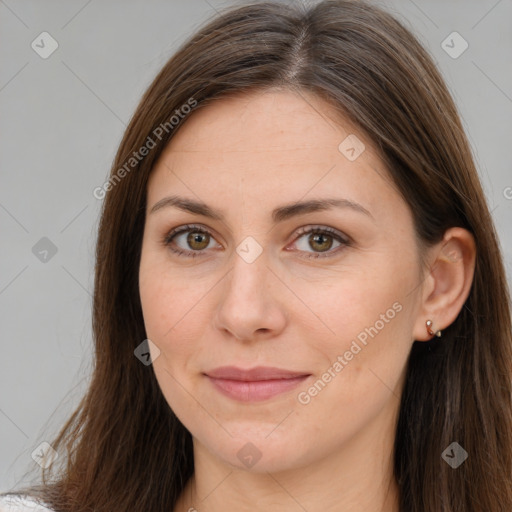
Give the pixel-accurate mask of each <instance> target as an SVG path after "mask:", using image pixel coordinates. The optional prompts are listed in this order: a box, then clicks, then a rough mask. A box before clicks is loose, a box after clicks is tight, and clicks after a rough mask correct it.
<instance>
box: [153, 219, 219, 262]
mask: <svg viewBox="0 0 512 512" xmlns="http://www.w3.org/2000/svg"><path fill="white" fill-rule="evenodd" d="M185 235H187V236H185ZM175 239H176V240H178V241H179V240H180V239H181V240H182V243H183V244H187V245H188V247H190V248H192V249H193V250H192V251H190V250H186V249H185V250H183V249H180V248H179V246H178V248H176V247H174V246H173V244H175V241H174V240H175ZM211 240H213V237H212V234H211V233H210V232H209V231H208V230H206V229H204V228H202V227H200V226H194V225H190V224H188V225H186V226H182V227H181V228H178V229H174V230H172V231H171V232H170V233H169V234H167V235H166V236H165V238H164V240H163V243H164V245H165V246H166V247H169V249H170V250H171V251H172V252H174V253H176V254H178V255H180V256H185V257H192V258H195V257H196V256H202V252H203V250H204V249H206V248H208V246H209V242H210V241H211Z"/></svg>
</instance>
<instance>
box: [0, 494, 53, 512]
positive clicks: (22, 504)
mask: <svg viewBox="0 0 512 512" xmlns="http://www.w3.org/2000/svg"><path fill="white" fill-rule="evenodd" d="M0 512H54V511H53V510H52V509H51V508H46V507H43V506H42V505H39V504H38V503H37V501H36V500H35V499H33V498H29V497H28V496H26V495H20V494H17V495H11V496H0Z"/></svg>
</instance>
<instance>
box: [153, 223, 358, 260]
mask: <svg viewBox="0 0 512 512" xmlns="http://www.w3.org/2000/svg"><path fill="white" fill-rule="evenodd" d="M190 231H194V232H197V233H201V234H205V235H209V236H211V237H212V238H213V234H212V233H211V232H210V231H208V230H207V229H205V228H203V227H201V226H197V225H194V224H187V225H185V226H183V227H181V228H177V229H174V230H172V231H170V232H169V233H168V234H166V235H165V236H164V238H163V240H162V243H163V245H164V246H165V247H168V248H169V249H170V250H171V251H172V252H174V253H176V254H177V255H179V256H183V257H185V258H186V257H192V258H195V257H196V256H202V255H203V253H204V250H202V251H184V250H183V249H175V248H174V247H172V246H171V243H172V241H173V239H174V238H175V237H177V236H178V235H181V234H182V233H187V232H190ZM308 234H322V235H323V234H327V235H329V236H332V237H333V238H334V239H335V240H337V241H338V242H340V243H341V245H340V246H339V247H337V248H335V249H334V250H329V251H326V252H325V255H324V253H311V254H310V255H308V256H304V257H305V258H308V259H318V258H330V257H333V256H334V255H337V254H338V252H339V251H340V250H342V249H344V248H345V247H349V246H350V245H351V241H350V240H349V239H348V238H345V237H343V236H341V234H340V233H338V231H336V230H334V229H332V228H329V227H322V228H320V227H318V226H314V227H313V228H301V229H300V230H299V232H298V234H297V238H296V239H295V241H296V240H298V239H299V238H301V237H302V236H304V235H308Z"/></svg>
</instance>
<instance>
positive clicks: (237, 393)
mask: <svg viewBox="0 0 512 512" xmlns="http://www.w3.org/2000/svg"><path fill="white" fill-rule="evenodd" d="M205 375H206V376H207V377H208V379H209V381H210V382H211V383H212V384H213V386H214V387H215V389H216V390H217V391H220V392H221V393H222V394H224V395H226V396H228V397H230V398H232V399H234V400H238V401H242V402H252V401H261V400H267V399H269V398H272V397H274V396H276V395H279V394H281V393H284V392H286V391H290V390H292V389H293V388H295V387H297V386H298V385H299V384H300V383H301V382H303V381H304V380H306V379H307V378H308V377H309V376H310V375H311V374H309V373H306V372H296V371H291V370H285V369H282V368H275V367H269V366H257V367H255V368H251V369H243V368H237V367H236V366H223V367H220V368H215V369H214V370H210V371H208V372H206V373H205Z"/></svg>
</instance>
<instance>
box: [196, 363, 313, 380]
mask: <svg viewBox="0 0 512 512" xmlns="http://www.w3.org/2000/svg"><path fill="white" fill-rule="evenodd" d="M205 373H206V375H208V376H209V377H213V378H214V379H229V380H241V381H258V380H272V379H293V378H294V377H305V376H307V375H311V374H310V373H307V372H295V371H291V370H285V369H283V368H275V367H272V366H256V367H254V368H250V369H245V370H244V369H243V368H238V367H236V366H221V367H219V368H215V369H213V370H209V371H208V372H205Z"/></svg>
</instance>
